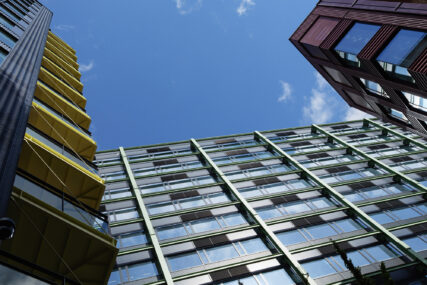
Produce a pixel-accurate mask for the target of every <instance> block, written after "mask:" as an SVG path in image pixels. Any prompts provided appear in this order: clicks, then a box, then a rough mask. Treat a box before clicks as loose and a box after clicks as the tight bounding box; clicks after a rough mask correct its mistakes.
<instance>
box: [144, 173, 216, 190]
mask: <svg viewBox="0 0 427 285" xmlns="http://www.w3.org/2000/svg"><path fill="white" fill-rule="evenodd" d="M211 183H216V180H215V179H214V178H213V177H211V176H200V177H197V178H186V179H179V180H174V181H171V182H165V183H156V184H146V185H140V189H141V194H148V193H156V192H162V191H167V190H174V189H182V188H187V187H193V186H198V185H206V184H211Z"/></svg>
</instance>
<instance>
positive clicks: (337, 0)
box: [318, 0, 354, 7]
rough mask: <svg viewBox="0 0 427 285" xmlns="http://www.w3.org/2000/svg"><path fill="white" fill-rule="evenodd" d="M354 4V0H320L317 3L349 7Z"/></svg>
mask: <svg viewBox="0 0 427 285" xmlns="http://www.w3.org/2000/svg"><path fill="white" fill-rule="evenodd" d="M353 4H354V0H321V1H320V2H319V3H318V5H321V6H334V7H337V6H340V7H351V6H352V5H353Z"/></svg>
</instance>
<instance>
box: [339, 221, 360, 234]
mask: <svg viewBox="0 0 427 285" xmlns="http://www.w3.org/2000/svg"><path fill="white" fill-rule="evenodd" d="M335 225H337V226H338V227H339V229H340V230H343V231H344V232H345V233H348V232H352V231H355V230H358V229H360V228H361V227H360V225H359V224H358V223H356V222H355V221H353V220H350V219H347V220H341V221H336V222H335Z"/></svg>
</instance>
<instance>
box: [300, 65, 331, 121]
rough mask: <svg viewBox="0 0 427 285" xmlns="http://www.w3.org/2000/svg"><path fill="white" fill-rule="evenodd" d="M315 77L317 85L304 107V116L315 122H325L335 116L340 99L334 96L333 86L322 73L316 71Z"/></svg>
mask: <svg viewBox="0 0 427 285" xmlns="http://www.w3.org/2000/svg"><path fill="white" fill-rule="evenodd" d="M315 79H316V80H315V87H314V88H313V89H312V90H311V97H310V99H309V102H308V105H306V106H304V107H303V116H304V119H305V120H308V121H310V122H311V123H313V124H324V123H327V122H329V121H330V120H331V119H332V118H333V117H334V115H335V113H336V111H337V109H338V101H336V100H335V98H334V97H333V94H332V89H331V87H330V86H329V85H328V82H327V81H326V80H325V79H324V78H323V77H322V75H320V73H318V72H316V73H315Z"/></svg>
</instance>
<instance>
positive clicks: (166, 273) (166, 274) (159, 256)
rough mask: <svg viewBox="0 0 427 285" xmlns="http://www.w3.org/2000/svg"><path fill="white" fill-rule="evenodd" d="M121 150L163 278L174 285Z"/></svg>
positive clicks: (168, 283)
mask: <svg viewBox="0 0 427 285" xmlns="http://www.w3.org/2000/svg"><path fill="white" fill-rule="evenodd" d="M119 149H120V154H121V158H122V160H123V163H124V165H125V169H126V172H127V175H128V177H129V180H130V182H131V188H132V190H133V192H134V195H135V197H136V200H137V204H138V207H139V210H140V212H141V214H142V216H143V219H144V224H145V227H146V229H147V232H148V235H149V237H150V241H151V244H152V245H153V247H154V252H155V254H156V256H157V261H158V263H159V265H160V269H161V271H162V273H163V277H164V278H165V281H166V284H167V285H173V284H174V283H173V279H172V275H171V273H170V271H169V267H168V265H167V263H166V258H165V256H164V255H163V252H162V249H161V247H160V243H159V240H158V239H157V236H156V232H155V230H154V227H153V224H152V223H151V220H150V215H149V214H148V211H147V208H146V207H145V204H144V201H143V200H142V197H141V192H140V191H139V187H138V185H137V183H136V180H135V178H134V176H133V172H132V169H131V167H130V164H129V161H128V159H127V155H126V152H125V150H124V149H123V147H120V148H119Z"/></svg>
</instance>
